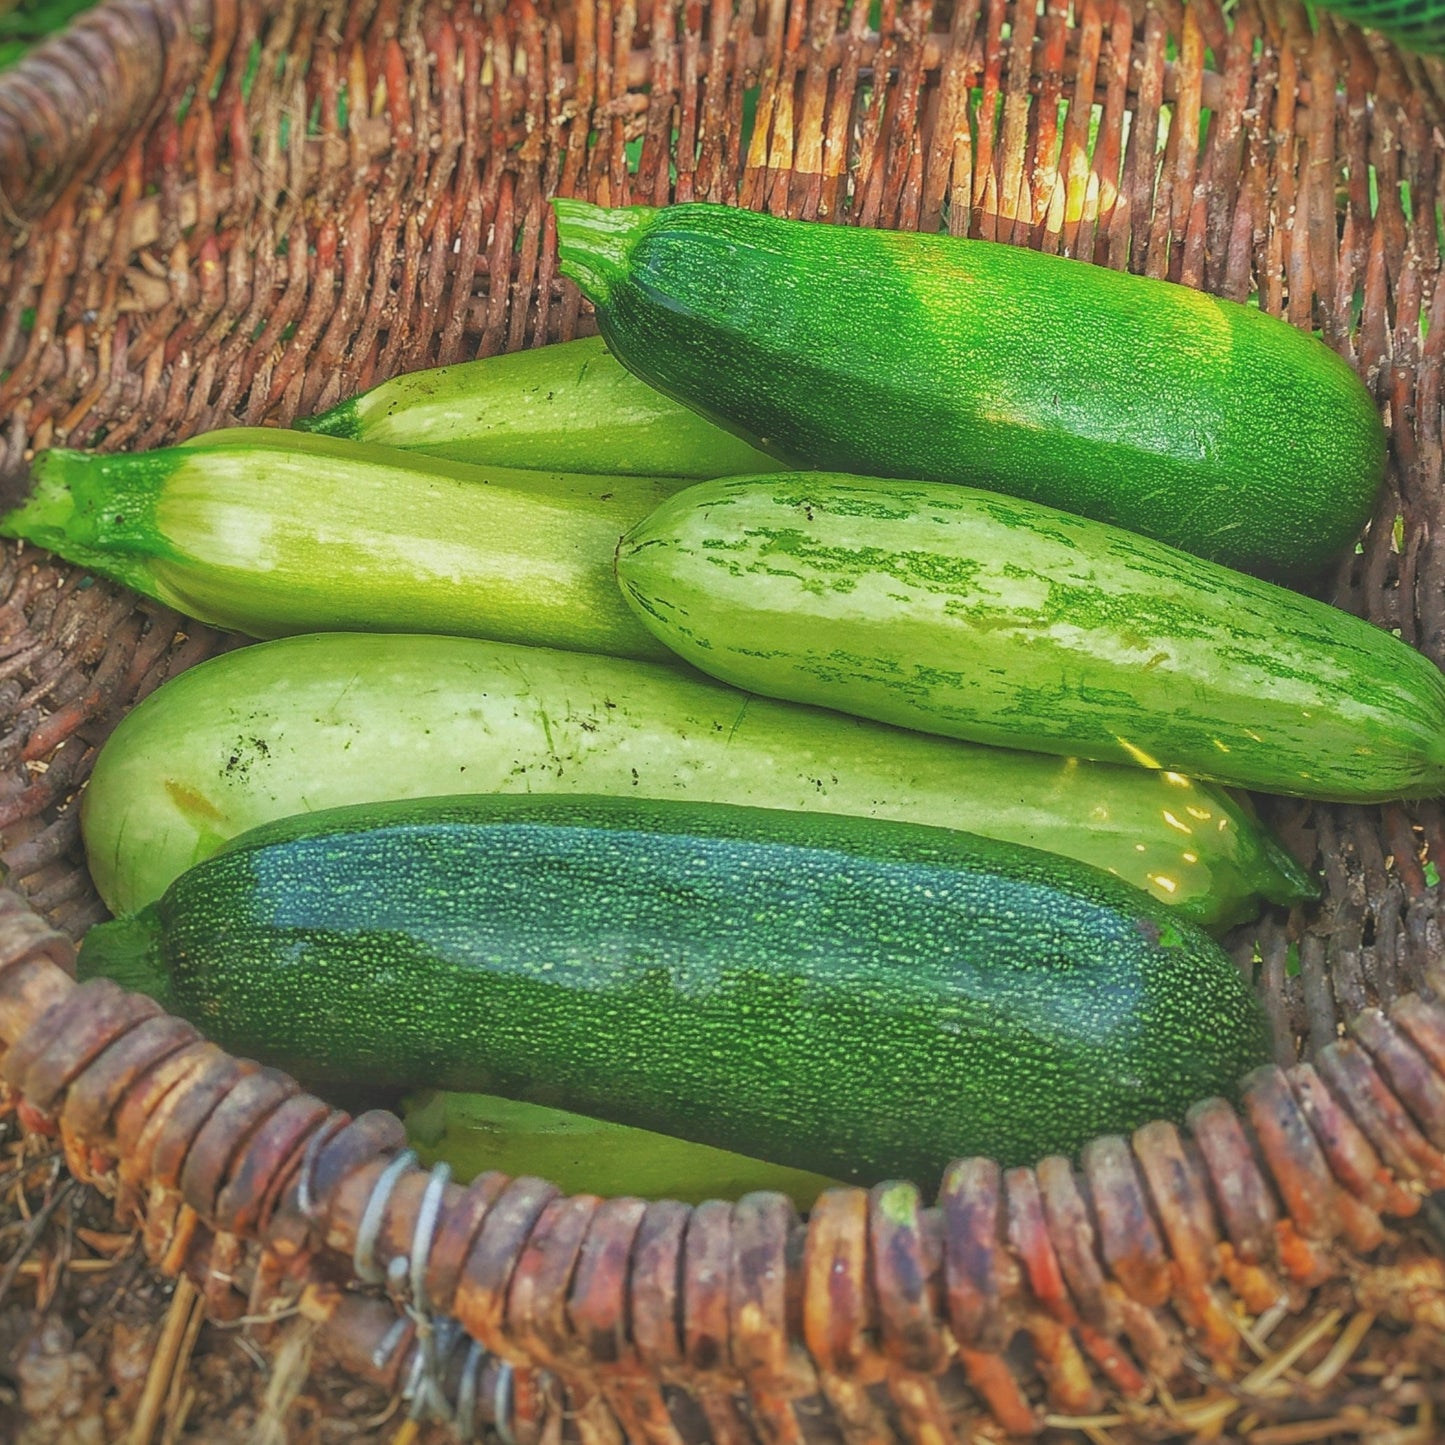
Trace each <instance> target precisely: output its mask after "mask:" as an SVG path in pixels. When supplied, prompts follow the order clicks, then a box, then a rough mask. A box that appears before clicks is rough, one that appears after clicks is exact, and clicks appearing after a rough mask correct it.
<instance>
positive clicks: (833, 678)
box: [617, 473, 1445, 802]
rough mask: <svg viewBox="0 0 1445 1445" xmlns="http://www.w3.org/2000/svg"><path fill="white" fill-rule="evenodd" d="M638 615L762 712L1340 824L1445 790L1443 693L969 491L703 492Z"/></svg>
mask: <svg viewBox="0 0 1445 1445" xmlns="http://www.w3.org/2000/svg"><path fill="white" fill-rule="evenodd" d="M617 568H618V577H619V579H620V580H621V582H622V585H623V588H624V590H625V591H626V593H627V596H628V599H629V601H631V602H632V604H633V605H634V607H635V608H636V609H637V614H638V616H639V618H641V619H642V621H644V622H646V623H647V625H648V626H649V627H651V628H652V629H653V631H654V632H656V633H657V635H658V636H659V637H660V638H661V639H662V640H663V641H664V642H666V643H667V644H668V646H670V647H671V648H673V650H674V651H675V652H677V653H678V654H679V655H680V656H682V657H684V658H686V659H687V660H688V661H689V662H692V663H694V664H695V665H696V666H698V667H700V668H702V669H703V670H704V671H706V672H709V673H711V674H713V676H715V677H719V678H722V679H724V680H726V681H728V682H731V683H734V684H736V685H737V686H739V687H746V688H749V689H751V690H753V691H755V692H760V693H764V694H766V695H768V696H770V697H782V698H789V699H792V700H793V701H796V702H806V703H818V704H822V705H823V706H826V707H836V708H840V709H842V710H844V711H846V712H852V713H856V714H858V715H859V716H861V717H871V718H876V719H879V720H882V721H885V722H891V723H895V724H899V725H901V726H904V727H914V728H922V729H924V730H926V731H929V732H935V733H942V734H944V735H946V736H950V737H957V738H968V739H970V740H971V741H974V742H983V743H996V744H999V745H1001V746H1010V747H1018V748H1028V749H1036V750H1038V751H1040V752H1050V753H1060V754H1066V755H1068V756H1071V757H1086V758H1097V759H1103V760H1109V761H1118V762H1133V763H1138V764H1142V765H1143V766H1144V767H1146V768H1154V769H1166V770H1167V769H1172V770H1176V771H1178V772H1181V773H1187V774H1189V775H1190V776H1192V777H1204V778H1214V779H1216V780H1219V781H1222V782H1226V783H1231V784H1235V785H1238V786H1242V787H1248V788H1258V789H1261V790H1263V791H1265V792H1274V793H1286V794H1294V795H1298V796H1301V797H1310V798H1324V799H1333V800H1338V801H1345V802H1372V801H1384V800H1388V799H1393V798H1406V797H1430V796H1434V795H1436V794H1439V793H1440V792H1442V791H1445V677H1442V675H1441V672H1440V670H1439V668H1437V667H1436V666H1435V664H1434V663H1433V662H1431V661H1430V660H1429V659H1428V658H1426V657H1424V656H1422V655H1421V654H1420V653H1418V652H1416V651H1415V650H1414V649H1413V648H1411V647H1408V646H1406V645H1405V644H1404V643H1403V642H1401V641H1400V640H1399V639H1398V638H1396V637H1392V636H1391V635H1390V634H1389V633H1388V632H1385V631H1384V630H1383V629H1381V628H1378V627H1373V626H1371V625H1370V624H1369V623H1368V622H1365V621H1362V620H1361V619H1360V618H1358V617H1352V616H1350V615H1349V614H1348V613H1346V612H1342V611H1340V610H1339V609H1338V608H1334V607H1329V606H1327V605H1326V604H1325V603H1323V602H1317V601H1315V600H1314V599H1312V598H1309V597H1303V596H1301V595H1299V594H1298V593H1295V592H1291V591H1288V590H1286V589H1285V588H1283V587H1276V586H1274V585H1272V584H1271V583H1268V582H1262V581H1260V580H1259V579H1257V578H1253V577H1247V576H1245V575H1243V574H1242V573H1239V572H1232V571H1230V570H1229V569H1228V568H1225V567H1221V566H1219V565H1218V564H1217V563H1213V562H1206V561H1203V560H1202V559H1200V558H1197V557H1191V556H1189V555H1188V554H1187V553H1184V552H1181V551H1177V550H1176V549H1174V548H1172V547H1168V546H1165V545H1164V544H1163V543H1161V542H1155V541H1152V540H1150V539H1148V538H1145V537H1139V536H1136V535H1134V534H1133V533H1131V532H1125V531H1123V530H1121V529H1120V528H1118V527H1111V526H1108V525H1106V524H1104V523H1101V522H1091V521H1086V520H1084V519H1082V518H1079V517H1071V516H1067V515H1065V514H1064V513H1063V512H1058V511H1055V510H1053V509H1052V508H1050V507H1043V506H1039V505H1038V504H1037V503H1034V502H1026V501H1023V500H1021V499H1017V498H1010V497H1000V496H996V495H994V494H992V493H987V492H979V491H974V490H973V489H971V488H964V487H953V486H945V485H940V484H931V483H926V482H891V483H890V482H880V481H871V480H863V479H860V478H857V477H844V476H838V475H831V474H825V473H793V474H790V475H788V476H783V477H761V478H758V479H757V480H748V479H737V480H731V481H720V482H702V483H699V484H698V485H697V486H695V487H690V488H688V489H687V490H686V491H684V492H681V493H679V494H678V495H677V496H675V497H673V498H672V499H671V500H669V501H667V502H664V503H663V504H662V506H661V507H659V508H658V510H657V511H656V512H654V513H653V514H652V515H651V516H649V517H648V518H647V519H646V520H645V521H643V522H641V523H639V524H638V526H637V527H635V528H634V529H633V530H632V532H630V533H629V534H628V536H627V537H626V538H624V539H623V543H622V547H621V549H620V551H619V554H618V563H617Z"/></svg>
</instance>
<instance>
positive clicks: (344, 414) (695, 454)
mask: <svg viewBox="0 0 1445 1445" xmlns="http://www.w3.org/2000/svg"><path fill="white" fill-rule="evenodd" d="M296 425H297V426H298V427H300V428H302V429H303V430H305V431H312V432H322V433H324V434H326V435H327V436H336V437H345V438H348V439H350V440H354V441H364V442H380V443H382V444H383V445H385V446H392V447H406V448H407V449H408V450H411V451H416V452H421V453H425V454H426V455H428V456H433V457H449V458H451V459H452V460H454V461H459V462H472V463H476V464H485V465H487V466H498V467H532V468H537V469H539V470H543V471H559V472H602V473H622V474H629V473H630V474H634V475H641V476H660V477H693V478H698V477H727V476H736V475H738V474H740V473H742V472H771V471H776V470H778V468H779V467H781V465H782V463H781V462H778V461H775V460H774V459H773V458H772V457H769V456H765V455H764V454H763V453H762V452H760V451H758V450H756V448H754V447H752V446H749V445H748V443H747V442H745V441H743V440H742V438H741V437H737V436H734V435H733V434H732V433H731V432H728V431H724V430H723V429H722V428H721V427H719V426H715V425H714V424H713V423H712V422H710V421H706V420H705V419H704V418H702V417H701V416H699V415H698V414H697V413H696V412H694V411H691V410H689V409H688V408H687V407H685V406H679V405H678V403H677V402H675V401H673V400H672V399H671V398H670V397H666V396H664V395H663V394H662V393H661V392H660V391H654V390H653V388H652V387H650V386H648V384H647V383H646V382H645V381H641V380H639V379H638V378H637V377H635V376H634V375H633V374H632V373H631V372H630V371H628V369H627V368H626V367H625V366H623V365H622V363H621V362H620V361H617V360H616V359H615V358H614V357H613V356H612V354H611V353H610V352H609V351H608V350H607V347H606V344H605V343H604V342H603V340H602V338H601V337H600V336H589V337H584V338H583V339H582V340H580V341H564V342H560V343H559V344H557V345H555V346H542V347H537V348H534V349H532V350H528V351H513V352H508V353H506V354H504V355H501V356H489V357H486V358H484V359H483V360H481V361H463V362H458V363H457V364H456V365H454V366H439V367H435V368H433V369H431V370H429V371H413V372H408V373H407V374H406V375H404V376H396V377H393V378H392V379H391V380H390V381H384V382H382V383H381V384H380V385H379V386H374V387H372V388H371V390H370V391H366V392H363V393H362V394H361V395H360V396H356V397H352V398H351V400H349V401H343V402H342V403H340V405H338V406H335V407H333V408H332V409H331V410H330V411H328V412H323V413H322V414H321V415H320V416H316V417H311V418H309V419H303V420H300V421H298V422H297V423H296Z"/></svg>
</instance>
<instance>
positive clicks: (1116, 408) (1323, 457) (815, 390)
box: [552, 200, 1385, 577]
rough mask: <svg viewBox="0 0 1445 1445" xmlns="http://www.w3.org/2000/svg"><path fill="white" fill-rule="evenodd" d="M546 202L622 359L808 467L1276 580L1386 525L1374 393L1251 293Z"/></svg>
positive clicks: (773, 224) (566, 261) (911, 244)
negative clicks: (1243, 299)
mask: <svg viewBox="0 0 1445 1445" xmlns="http://www.w3.org/2000/svg"><path fill="white" fill-rule="evenodd" d="M552 204H553V206H554V207H555V209H556V212H557V235H558V241H559V246H560V252H561V269H562V271H563V273H564V274H565V275H567V276H570V277H572V279H573V280H575V281H576V282H577V284H578V285H579V286H580V287H581V288H582V291H583V293H584V294H585V295H586V296H587V298H588V299H589V300H590V301H591V302H592V303H593V304H594V305H595V306H596V308H597V320H598V323H599V325H600V326H601V328H602V334H603V335H604V336H605V337H606V338H607V343H608V345H609V346H610V347H611V348H612V350H613V351H614V352H615V353H616V354H617V355H618V356H619V357H620V358H621V359H622V360H623V361H624V362H626V364H627V365H628V366H630V367H631V368H632V369H633V370H634V371H635V372H637V374H638V375H639V376H641V377H643V378H644V379H645V380H647V381H649V382H651V383H652V384H653V385H654V386H656V387H658V388H659V389H660V390H662V391H665V392H667V393H668V394H669V395H670V396H674V397H676V398H677V399H678V400H680V401H683V402H686V403H687V404H688V405H689V406H694V407H696V408H697V409H698V410H699V411H700V412H702V413H703V415H705V416H709V417H712V418H714V419H716V420H718V421H720V422H722V423H724V424H726V425H729V426H732V427H735V428H736V429H737V430H738V431H739V433H740V434H742V435H744V436H747V437H749V438H751V439H760V440H759V445H761V446H763V447H764V448H765V449H766V450H768V451H769V452H772V453H775V454H777V455H779V456H783V457H787V458H790V459H792V460H793V461H794V462H795V463H796V464H798V465H800V466H807V467H816V468H818V469H820V470H830V471H843V472H855V473H860V474H864V475H870V476H884V477H909V478H921V479H927V480H932V481H938V482H963V483H967V484H970V485H973V486H978V487H983V488H986V489H988V490H990V491H997V492H1004V493H1008V494H1010V495H1014V496H1020V497H1027V498H1030V499H1032V500H1033V501H1036V502H1044V503H1047V504H1049V505H1050V506H1055V507H1059V508H1062V509H1063V510H1065V511H1068V512H1074V513H1077V514H1079V515H1081V516H1086V517H1093V518H1096V519H1097V520H1099V521H1104V522H1112V523H1114V524H1116V525H1118V526H1121V527H1126V528H1128V529H1130V530H1131V531H1135V532H1142V533H1144V534H1146V535H1148V536H1151V537H1157V538H1159V539H1161V540H1163V541H1165V542H1170V543H1172V544H1173V545H1175V546H1177V547H1182V548H1184V549H1185V550H1186V551H1190V552H1196V553H1198V554H1199V555H1201V556H1205V557H1210V558H1214V559H1215V560H1217V561H1220V562H1224V563H1227V564H1229V565H1231V566H1234V567H1242V568H1244V569H1246V570H1249V571H1258V572H1261V573H1264V574H1267V575H1277V576H1281V577H1294V576H1303V575H1307V574H1309V573H1312V572H1314V571H1315V570H1317V569H1318V568H1319V567H1321V566H1322V565H1323V564H1325V563H1326V562H1328V561H1329V560H1330V559H1331V558H1333V557H1334V556H1335V555H1336V554H1337V553H1339V552H1340V551H1342V550H1343V549H1344V548H1346V547H1347V546H1349V545H1350V543H1352V542H1353V541H1354V540H1355V538H1356V537H1357V536H1358V534H1359V532H1360V530H1361V528H1363V526H1364V525H1365V523H1366V522H1367V521H1368V520H1369V517H1370V513H1371V510H1372V508H1373V505H1374V499H1375V495H1376V493H1377V491H1378V490H1379V485H1380V480H1381V478H1382V476H1383V474H1384V465H1385V432H1384V428H1383V426H1382V424H1381V421H1380V417H1379V415H1378V413H1377V411H1376V409H1375V406H1374V403H1373V401H1372V400H1371V397H1370V394H1369V392H1368V391H1366V390H1365V388H1364V386H1363V385H1362V384H1361V382H1360V380H1359V378H1358V377H1357V376H1356V375H1355V373H1354V372H1353V371H1352V370H1351V369H1350V367H1349V365H1348V364H1347V363H1346V362H1345V361H1343V360H1342V359H1341V358H1340V357H1338V356H1336V355H1335V353H1334V352H1332V351H1331V350H1330V349H1329V348H1328V347H1327V346H1325V345H1324V344H1323V343H1322V342H1320V341H1317V340H1316V339H1314V338H1313V337H1311V336H1309V335H1307V334H1305V333H1304V332H1301V331H1297V330H1295V329H1294V328H1293V327H1291V326H1288V325H1286V324H1285V323H1284V322H1282V321H1278V320H1276V319H1275V318H1274V317H1271V316H1269V315H1266V314H1265V313H1263V312H1261V311H1258V310H1256V309H1254V308H1251V307H1247V306H1238V305H1235V304H1234V303H1232V302H1229V301H1220V300H1218V299H1216V298H1215V297H1212V296H1206V295H1204V294H1202V293H1200V292H1197V291H1192V290H1190V289H1189V288H1188V287H1185V286H1178V285H1174V284H1171V283H1169V282H1165V281H1155V280H1151V279H1149V278H1147V277H1143V276H1134V275H1129V274H1127V273H1124V272H1118V271H1111V270H1108V269H1106V268H1104V267H1100V266H1091V265H1088V264H1086V263H1084V262H1082V261H1075V260H1070V259H1067V258H1065V257H1062V256H1051V255H1044V254H1041V253H1039V252H1037V251H1032V250H1028V249H1026V248H1022V247H1016V246H1008V245H1002V244H999V243H997V242H992V241H980V240H969V239H965V238H961V237H954V236H926V235H903V234H898V233H896V232H888V231H875V230H865V229H860V228H857V227H852V226H834V225H821V224H813V223H808V222H803V221H790V220H784V219H780V218H778V217H774V216H766V215H756V214H754V213H752V212H750V211H743V210H735V209H732V208H730V207H725V206H716V205H706V204H690V205H680V206H670V207H666V208H663V209H661V210H657V209H652V208H648V207H627V208H623V209H619V210H602V209H600V208H598V207H596V206H592V205H589V204H588V203H586V202H585V201H574V200H555V201H553V203H552Z"/></svg>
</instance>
